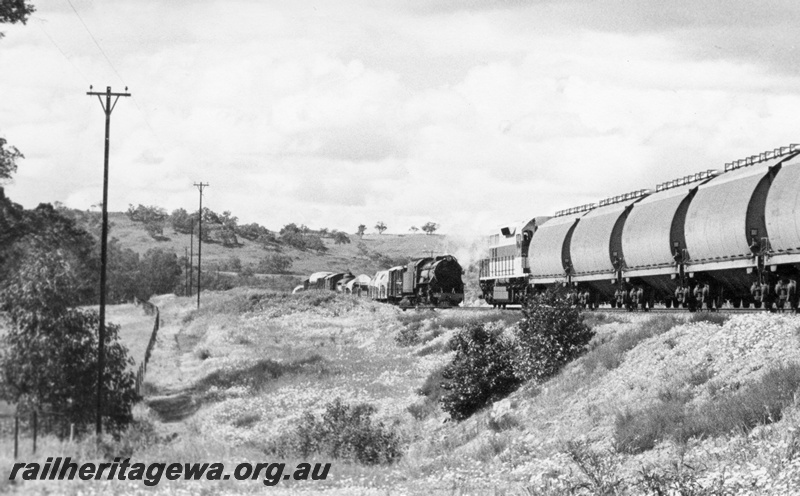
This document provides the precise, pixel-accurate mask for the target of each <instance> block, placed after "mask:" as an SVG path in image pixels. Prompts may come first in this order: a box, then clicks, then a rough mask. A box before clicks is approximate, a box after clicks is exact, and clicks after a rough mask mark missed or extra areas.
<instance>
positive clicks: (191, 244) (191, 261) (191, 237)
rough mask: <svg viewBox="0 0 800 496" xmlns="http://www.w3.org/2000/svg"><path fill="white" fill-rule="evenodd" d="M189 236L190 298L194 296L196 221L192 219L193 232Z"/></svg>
mask: <svg viewBox="0 0 800 496" xmlns="http://www.w3.org/2000/svg"><path fill="white" fill-rule="evenodd" d="M190 232H191V234H189V296H192V284H194V219H192V230H191V231H190Z"/></svg>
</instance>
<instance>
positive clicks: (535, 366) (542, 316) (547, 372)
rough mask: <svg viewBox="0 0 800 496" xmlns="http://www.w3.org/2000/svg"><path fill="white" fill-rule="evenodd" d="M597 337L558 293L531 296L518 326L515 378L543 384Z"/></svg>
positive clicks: (525, 304) (576, 310)
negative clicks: (542, 382) (543, 381)
mask: <svg viewBox="0 0 800 496" xmlns="http://www.w3.org/2000/svg"><path fill="white" fill-rule="evenodd" d="M592 336H594V331H592V330H591V329H590V328H589V327H588V326H587V325H586V324H584V323H583V317H582V315H581V313H580V311H579V310H578V309H577V308H574V307H572V306H571V305H570V304H569V302H568V301H567V299H566V298H564V297H563V296H562V295H561V294H560V293H559V292H557V291H554V290H549V291H547V292H544V293H541V294H535V295H531V296H529V297H528V298H526V299H525V302H524V304H523V305H522V319H521V320H520V322H519V324H518V325H517V330H516V337H517V341H518V348H519V351H518V352H517V353H516V355H515V357H514V369H515V373H516V375H517V376H518V377H519V378H520V379H522V380H529V379H533V380H536V381H537V382H540V381H542V380H544V379H547V378H549V377H551V376H553V375H554V374H555V373H556V372H558V371H559V370H560V369H561V367H562V366H563V365H564V364H566V363H567V362H569V361H571V360H573V359H574V358H577V357H578V356H579V355H580V354H581V353H583V352H584V350H585V349H586V346H587V345H588V344H589V341H591V339H592Z"/></svg>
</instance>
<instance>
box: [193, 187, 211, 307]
mask: <svg viewBox="0 0 800 496" xmlns="http://www.w3.org/2000/svg"><path fill="white" fill-rule="evenodd" d="M194 185H195V186H197V189H198V190H200V215H199V221H200V224H199V228H198V231H197V308H200V272H201V270H202V269H201V267H202V261H203V255H202V253H203V188H205V187H206V186H208V183H203V182H201V183H200V184H197V183H194Z"/></svg>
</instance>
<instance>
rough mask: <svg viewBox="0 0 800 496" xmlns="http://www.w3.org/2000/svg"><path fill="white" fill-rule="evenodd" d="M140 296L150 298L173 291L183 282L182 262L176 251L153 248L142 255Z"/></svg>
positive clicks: (145, 298) (144, 298)
mask: <svg viewBox="0 0 800 496" xmlns="http://www.w3.org/2000/svg"><path fill="white" fill-rule="evenodd" d="M139 272H140V274H141V289H140V290H139V291H140V292H139V294H138V295H137V296H138V298H140V299H142V300H148V299H150V297H151V296H153V295H156V294H167V293H172V292H173V291H175V289H176V288H178V287H179V286H180V284H181V274H182V273H183V271H182V269H181V264H180V262H179V261H178V256H177V255H176V254H175V253H174V252H168V251H165V250H162V249H160V248H151V249H149V250H147V252H145V254H144V255H143V256H142V261H141V264H140V269H139Z"/></svg>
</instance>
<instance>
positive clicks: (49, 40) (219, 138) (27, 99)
mask: <svg viewBox="0 0 800 496" xmlns="http://www.w3.org/2000/svg"><path fill="white" fill-rule="evenodd" d="M33 3H34V5H35V7H36V9H37V11H36V12H35V13H34V14H33V16H32V17H31V18H30V19H29V20H28V23H27V25H25V26H23V25H21V24H18V25H0V31H3V32H4V33H5V37H4V38H2V39H0V68H1V69H0V136H2V137H5V138H6V139H7V140H8V142H9V144H10V145H14V146H16V147H17V148H18V149H19V150H20V151H21V152H22V153H23V154H24V155H25V159H24V160H21V161H20V162H19V170H18V172H17V174H16V175H15V177H14V179H13V180H12V181H11V182H10V183H7V184H5V185H4V186H5V188H6V194H7V195H8V196H9V197H10V198H11V199H13V200H14V201H16V202H18V203H21V204H22V205H23V206H25V207H28V208H33V207H35V206H36V205H38V204H39V203H41V202H50V203H52V202H56V201H58V202H61V203H63V204H65V205H66V206H68V207H72V208H78V209H82V210H86V209H90V208H92V205H96V204H98V203H100V201H101V200H102V180H103V139H104V114H103V111H102V109H101V107H100V104H99V102H98V101H97V97H90V96H87V95H86V92H87V91H89V86H90V85H93V87H94V90H95V91H98V90H100V91H104V90H105V88H106V87H107V86H111V87H112V91H115V92H121V91H123V90H124V88H125V87H128V89H129V91H130V92H131V94H132V97H130V98H120V100H119V102H118V104H117V106H116V107H115V109H114V111H113V113H112V117H111V153H110V182H109V208H110V209H111V210H112V211H122V210H125V209H126V208H127V207H128V205H129V204H133V205H138V204H144V205H157V206H161V207H163V208H165V209H167V210H168V211H172V210H174V209H177V208H185V209H187V210H192V209H196V208H197V204H198V191H197V189H196V188H194V187H193V183H195V182H200V181H202V182H207V183H209V184H210V186H209V187H208V188H206V189H205V192H204V200H203V204H204V206H207V207H209V208H211V209H212V210H214V211H217V212H222V211H226V210H227V211H231V212H232V213H233V214H234V215H235V216H237V217H238V218H239V221H240V222H245V223H249V222H258V223H260V224H262V225H264V226H266V227H268V228H270V229H279V228H280V227H281V226H283V225H285V224H287V223H290V222H295V223H297V224H306V225H308V226H309V227H311V228H322V227H326V228H328V229H338V230H342V231H345V232H355V230H356V228H357V226H358V225H359V224H365V225H366V226H367V227H368V232H373V231H374V228H373V226H374V225H375V224H376V223H377V222H378V221H382V222H384V223H385V224H386V226H388V232H390V233H407V232H409V228H410V227H411V226H416V227H421V225H422V224H424V223H426V222H429V221H431V222H436V223H438V224H439V225H440V226H441V227H440V231H441V232H443V233H448V234H454V235H455V234H463V235H474V234H489V233H491V232H493V230H495V229H496V227H497V226H499V225H501V224H503V223H506V222H510V221H515V220H522V219H529V218H532V217H534V216H540V215H552V213H553V212H555V211H556V210H559V209H563V208H569V207H572V206H576V205H581V204H585V203H589V202H596V201H599V200H601V199H603V198H606V197H610V196H614V195H618V194H622V193H626V192H629V191H633V190H639V189H643V188H650V189H655V186H656V184H657V183H660V182H663V181H667V180H670V179H674V178H677V177H681V176H685V175H688V174H692V173H695V172H697V171H701V170H707V169H722V168H724V164H725V162H729V161H732V160H735V159H738V158H743V157H746V156H749V155H754V154H757V153H759V152H763V151H765V150H771V149H774V148H777V147H779V146H785V145H787V144H789V143H792V142H800V134H798V132H797V131H796V128H795V127H794V126H795V125H796V123H797V118H796V117H793V116H797V115H798V114H800V84H798V83H800V57H799V56H798V55H800V54H798V49H797V46H798V43H800V30H798V29H797V26H798V25H800V4H798V3H796V2H794V1H788V0H781V1H769V0H767V1H761V2H753V1H741V0H725V1H723V0H708V1H705V2H696V1H683V0H680V1H678V0H674V1H673V0H662V1H646V0H607V1H597V0H539V1H522V0H486V1H477V0H462V1H456V0H407V1H400V0H382V1H381V0H337V1H336V2H332V1H304V0H288V1H282V0H269V1H265V0H225V1H221V0H192V1H186V0H171V1H169V2H164V1H160V0H113V1H112V0H38V1H34V2H33Z"/></svg>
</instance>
